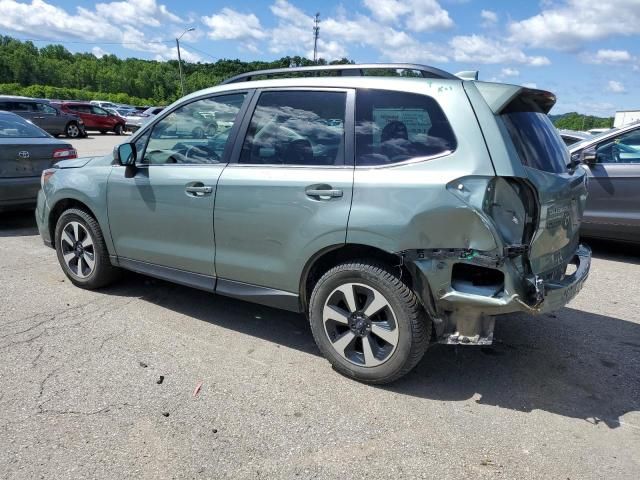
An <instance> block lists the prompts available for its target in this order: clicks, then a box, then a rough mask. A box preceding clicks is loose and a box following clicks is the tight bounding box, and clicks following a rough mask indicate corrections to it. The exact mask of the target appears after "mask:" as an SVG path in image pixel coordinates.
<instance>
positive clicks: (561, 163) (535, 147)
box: [500, 98, 570, 173]
mask: <svg viewBox="0 0 640 480" xmlns="http://www.w3.org/2000/svg"><path fill="white" fill-rule="evenodd" d="M500 116H501V118H502V120H503V122H504V124H505V126H506V127H507V131H508V132H509V136H510V137H511V140H512V141H513V144H514V146H515V147H516V151H517V152H518V156H519V157H520V161H521V162H522V163H523V164H524V165H526V166H527V167H531V168H535V169H537V170H542V171H545V172H550V173H563V172H566V171H567V166H568V165H569V161H570V159H569V151H568V150H567V147H566V146H565V144H564V142H563V141H562V138H561V137H560V135H559V134H558V131H557V130H556V128H555V127H554V126H553V124H552V123H551V120H549V117H548V116H547V115H546V114H545V113H544V112H543V111H542V110H540V108H539V107H538V106H537V105H536V104H535V102H533V101H527V99H526V98H524V99H523V98H518V99H516V100H515V101H513V102H511V104H510V105H509V106H508V107H507V108H506V109H505V111H503V113H502V115H500Z"/></svg>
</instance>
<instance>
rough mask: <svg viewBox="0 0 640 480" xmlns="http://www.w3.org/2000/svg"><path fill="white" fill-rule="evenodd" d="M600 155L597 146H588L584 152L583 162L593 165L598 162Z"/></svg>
mask: <svg viewBox="0 0 640 480" xmlns="http://www.w3.org/2000/svg"><path fill="white" fill-rule="evenodd" d="M597 158H598V155H597V154H596V149H595V147H591V148H587V149H586V150H584V151H583V152H582V163H585V164H587V165H593V164H594V163H596V160H597Z"/></svg>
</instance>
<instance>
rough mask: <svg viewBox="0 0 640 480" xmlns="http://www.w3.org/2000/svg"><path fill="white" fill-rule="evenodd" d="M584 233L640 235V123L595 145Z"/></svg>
mask: <svg viewBox="0 0 640 480" xmlns="http://www.w3.org/2000/svg"><path fill="white" fill-rule="evenodd" d="M595 156H596V160H595V163H593V164H591V165H587V166H585V168H586V169H587V170H588V173H589V177H590V179H589V186H588V189H589V196H588V198H587V208H586V211H585V218H584V229H583V230H584V233H585V234H587V235H589V234H591V235H594V236H598V237H605V238H612V239H619V240H632V241H633V240H635V241H637V239H638V236H639V235H640V125H639V126H638V127H637V128H636V129H633V130H631V131H627V132H625V133H621V134H619V135H615V136H613V137H609V138H607V139H606V140H603V141H601V142H599V143H598V144H596V145H595Z"/></svg>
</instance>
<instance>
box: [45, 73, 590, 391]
mask: <svg viewBox="0 0 640 480" xmlns="http://www.w3.org/2000/svg"><path fill="white" fill-rule="evenodd" d="M398 71H402V75H400V76H398V75H396V76H391V75H389V72H391V73H397V72H398ZM309 74H311V75H312V76H310V75H309ZM283 76H284V77H285V78H280V77H283ZM286 77H288V78H286ZM554 102H555V97H554V96H553V95H552V94H551V93H549V92H546V91H542V90H535V89H530V88H524V87H519V86H515V85H505V84H496V83H485V82H479V81H477V80H476V79H475V78H474V77H473V76H472V75H469V74H468V73H466V74H460V76H459V77H458V76H454V75H452V74H449V73H447V72H444V71H441V70H438V69H435V68H432V67H426V66H420V65H400V64H386V65H378V64H374V65H338V66H330V67H310V68H297V69H283V70H269V71H260V72H252V73H249V74H244V75H240V76H238V77H234V78H232V79H230V80H228V81H227V82H225V83H224V84H222V85H219V86H217V87H214V88H210V89H206V90H202V91H199V92H196V93H193V94H191V95H188V96H187V97H185V98H182V99H181V100H179V101H177V102H176V103H174V104H173V105H171V106H169V107H168V108H166V109H165V110H164V111H163V112H162V113H161V114H160V115H158V116H157V117H156V118H155V119H154V120H153V121H152V122H150V123H148V124H146V125H145V126H143V127H142V128H141V129H140V130H139V131H138V132H136V134H135V135H133V136H132V138H131V141H130V142H129V143H125V144H123V145H120V146H119V147H117V148H116V149H115V151H114V153H113V154H112V155H108V156H106V157H96V158H84V159H77V160H69V161H63V162H59V163H58V164H57V165H56V167H55V168H53V169H49V170H46V171H45V172H44V173H43V176H42V190H41V192H40V194H39V197H38V208H37V212H36V216H37V221H38V227H39V230H40V234H41V236H42V238H43V239H44V242H45V243H46V244H47V245H50V246H53V247H55V249H56V252H57V255H58V260H59V261H60V265H61V266H62V269H63V270H64V272H65V274H66V275H67V276H68V277H69V279H70V280H71V282H73V283H74V284H75V285H77V286H79V287H82V288H99V287H103V286H105V285H107V284H109V283H110V282H112V281H113V280H114V278H116V274H117V272H118V270H119V269H121V268H123V269H128V270H133V271H136V272H140V273H143V274H147V275H151V276H154V277H158V278H162V279H165V280H170V281H173V282H176V283H180V284H183V285H188V286H192V287H196V288H200V289H203V290H207V291H210V292H215V293H219V294H222V295H227V296H231V297H235V298H239V299H243V300H248V301H252V302H257V303H261V304H264V305H269V306H271V307H276V308H282V309H287V310H292V311H295V312H304V313H306V314H307V315H308V318H309V321H310V323H311V330H312V332H313V336H314V338H315V340H316V342H317V344H318V347H319V349H320V350H321V351H322V353H323V354H324V355H325V357H326V358H327V359H328V360H329V361H330V362H331V363H332V364H333V366H334V367H335V369H336V370H338V371H339V372H341V373H343V374H345V375H348V376H350V377H352V378H355V379H358V380H360V381H364V382H370V383H387V382H391V381H393V380H395V379H397V378H399V377H401V376H402V375H404V374H406V373H407V372H409V371H410V370H411V369H412V368H413V367H414V366H415V365H416V364H417V363H418V362H419V361H420V359H421V358H422V356H423V354H424V352H425V350H426V349H427V347H428V345H429V344H430V343H432V342H441V343H447V344H464V345H486V344H489V343H491V342H492V339H493V327H494V322H495V317H496V316H497V315H502V314H509V313H513V312H527V313H531V314H536V313H541V312H548V311H552V310H555V309H558V308H561V307H562V306H564V305H565V304H566V303H567V302H569V301H570V300H571V299H572V298H573V297H574V296H575V295H576V294H577V293H578V291H579V290H580V288H581V287H582V285H583V283H584V281H585V280H586V278H587V275H588V272H589V265H590V260H591V253H590V251H589V249H588V248H586V247H584V246H581V245H579V242H578V241H579V236H578V231H579V227H580V221H581V217H582V213H583V209H584V205H585V200H586V176H585V172H584V171H583V170H582V168H581V167H579V166H575V165H573V164H571V161H570V158H569V155H568V151H567V149H566V148H565V146H564V144H563V143H562V140H561V139H560V137H559V136H558V134H557V132H556V130H555V128H554V127H553V125H552V124H551V123H550V121H549V119H548V118H547V115H546V113H547V112H548V111H549V109H550V108H551V107H552V106H553V104H554ZM205 124H206V128H204V127H203V125H205ZM194 125H195V127H194ZM191 127H193V128H191ZM196 127H199V128H196Z"/></svg>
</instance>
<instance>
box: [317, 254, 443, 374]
mask: <svg viewBox="0 0 640 480" xmlns="http://www.w3.org/2000/svg"><path fill="white" fill-rule="evenodd" d="M309 319H310V323H311V330H312V332H313V336H314V339H315V341H316V343H317V344H318V347H319V348H320V350H321V351H322V353H323V354H324V356H325V357H326V358H327V360H329V362H331V364H332V365H333V367H334V368H335V369H336V370H338V371H339V372H340V373H342V374H343V375H346V376H349V377H352V378H355V379H357V380H359V381H363V382H367V383H376V384H383V383H389V382H392V381H394V380H397V379H398V378H400V377H402V376H403V375H405V374H407V373H408V372H409V371H411V369H412V368H413V367H414V366H415V365H416V364H417V363H418V362H419V361H420V359H421V358H422V356H423V355H424V352H425V351H426V349H427V347H428V345H429V339H430V334H431V321H430V319H429V318H428V317H427V315H426V314H425V312H424V310H423V309H422V307H421V305H420V303H419V302H418V299H417V298H416V296H415V294H414V293H413V292H412V291H411V289H410V288H409V287H408V286H407V285H406V284H405V283H404V282H403V281H402V280H401V279H400V278H399V276H398V275H396V274H394V273H392V271H391V269H389V268H388V267H386V266H385V265H381V264H377V263H374V262H369V261H360V262H352V263H345V264H342V265H338V266H337V267H334V268H333V269H331V270H329V271H328V272H327V273H326V274H324V275H323V277H322V278H321V279H320V280H319V281H318V283H317V284H316V285H315V287H314V289H313V293H312V295H311V301H310V305H309Z"/></svg>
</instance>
